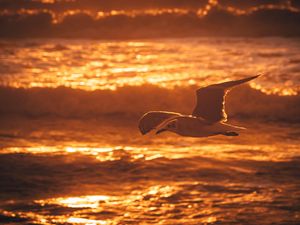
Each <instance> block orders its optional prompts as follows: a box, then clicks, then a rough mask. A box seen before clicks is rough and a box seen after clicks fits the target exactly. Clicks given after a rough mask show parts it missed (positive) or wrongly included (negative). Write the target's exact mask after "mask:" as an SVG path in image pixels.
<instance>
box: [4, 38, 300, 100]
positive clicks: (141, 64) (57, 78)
mask: <svg viewBox="0 0 300 225" xmlns="http://www.w3.org/2000/svg"><path fill="white" fill-rule="evenodd" d="M214 41H217V40H214ZM214 41H212V40H209V39H199V40H198V41H197V39H191V40H190V41H189V42H184V43H181V42H180V41H179V42H176V41H174V40H173V41H172V40H171V41H165V42H164V41H130V42H127V41H124V42H122V41H120V42H103V41H90V42H85V41H83V42H80V43H78V42H77V41H70V42H65V41H62V42H56V41H53V43H50V44H49V43H48V44H46V45H44V44H42V43H39V42H37V43H36V45H37V46H40V47H39V48H32V47H28V48H27V47H24V48H20V49H19V50H18V51H17V52H16V54H15V55H7V56H5V57H4V58H3V60H2V61H3V63H4V64H6V63H7V64H11V63H14V64H17V65H18V64H20V65H22V66H20V67H17V68H16V69H17V70H16V71H15V70H12V71H11V73H10V72H9V71H8V72H7V74H3V75H2V76H1V78H0V85H2V86H9V87H16V88H21V87H22V88H32V87H49V88H57V87H60V86H64V87H70V88H73V89H82V90H86V91H95V90H107V89H109V90H116V89H118V88H121V87H125V86H143V85H147V84H151V85H154V86H158V87H162V88H168V89H172V88H177V87H187V86H191V85H195V86H199V87H203V86H205V85H208V84H212V83H216V82H221V81H225V80H230V79H240V78H241V77H245V76H249V75H250V74H251V75H253V74H261V73H263V74H264V76H262V77H260V78H259V79H257V80H255V81H252V82H251V83H250V85H251V87H252V88H255V89H258V90H261V91H262V92H264V93H266V94H278V95H296V94H297V93H298V92H299V86H298V85H297V83H296V82H295V83H291V82H290V83H288V82H287V81H285V80H283V81H282V82H280V83H278V82H273V79H274V78H273V77H274V76H276V74H284V73H285V68H286V69H288V70H289V71H296V72H295V74H291V76H297V69H296V64H291V65H290V67H289V68H287V67H286V66H284V67H283V65H284V64H286V62H285V61H286V58H287V57H294V56H292V55H287V51H286V49H284V48H278V49H276V48H275V46H274V48H273V47H272V46H268V47H266V48H265V49H261V50H260V51H259V52H257V51H254V50H253V49H255V47H253V46H252V45H253V43H252V44H250V45H249V46H247V44H244V46H243V47H242V48H239V46H238V45H237V46H236V48H232V47H231V48H232V50H228V46H227V44H223V45H221V46H218V47H219V49H218V48H217V47H216V46H215V44H214ZM40 44H41V45H40ZM229 44H230V41H229ZM254 45H255V43H254ZM25 46H26V45H25ZM257 46H258V48H261V43H259V42H258V43H257ZM269 56H270V57H273V56H274V57H273V58H271V59H270V60H266V59H265V58H264V57H269ZM275 56H276V57H275ZM281 56H282V57H281ZM228 57H230V58H231V62H227V61H226V59H227V58H228ZM272 60H274V61H272ZM290 60H291V61H293V60H294V61H295V60H297V59H290ZM174 62H176V63H174ZM221 68H222V69H221ZM289 73H291V72H289ZM274 74H275V75H274ZM16 77H18V79H15V78H16ZM271 78H272V79H271ZM278 79H280V78H279V77H278Z"/></svg>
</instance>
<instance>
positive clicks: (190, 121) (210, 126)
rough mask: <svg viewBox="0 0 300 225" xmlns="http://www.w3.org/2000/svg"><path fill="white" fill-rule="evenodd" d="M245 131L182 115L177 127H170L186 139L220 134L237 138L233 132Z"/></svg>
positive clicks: (178, 118) (224, 124) (177, 118)
mask: <svg viewBox="0 0 300 225" xmlns="http://www.w3.org/2000/svg"><path fill="white" fill-rule="evenodd" d="M160 127H161V128H160ZM163 127H164V124H162V126H159V127H157V130H158V131H159V130H161V129H164V128H163ZM243 129H245V128H242V127H237V126H232V125H229V124H226V123H223V122H217V123H209V122H207V121H205V120H204V119H202V118H198V117H194V116H184V115H182V116H178V117H176V125H175V126H173V127H169V128H168V131H171V132H174V133H177V134H179V135H181V136H185V137H208V136H214V135H218V134H223V135H227V136H236V135H234V133H233V132H238V131H240V130H243ZM230 134H231V135H230Z"/></svg>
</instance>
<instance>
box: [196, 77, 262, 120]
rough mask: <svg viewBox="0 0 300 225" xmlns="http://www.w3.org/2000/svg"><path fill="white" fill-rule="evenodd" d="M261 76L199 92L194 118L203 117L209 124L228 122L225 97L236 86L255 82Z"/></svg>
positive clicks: (221, 84)
mask: <svg viewBox="0 0 300 225" xmlns="http://www.w3.org/2000/svg"><path fill="white" fill-rule="evenodd" d="M258 76H260V75H257V76H252V77H248V78H245V79H241V80H235V81H228V82H224V83H220V84H213V85H209V86H207V87H204V88H200V89H198V90H197V92H196V93H197V105H196V107H195V109H194V111H193V114H192V115H193V116H196V117H202V118H203V119H205V120H207V121H209V122H212V123H214V122H218V121H223V122H225V121H226V120H227V114H226V112H225V109H224V105H225V96H226V94H227V92H228V91H229V90H230V89H231V88H233V87H234V86H236V85H239V84H243V83H245V82H247V81H250V80H253V79H255V78H257V77H258Z"/></svg>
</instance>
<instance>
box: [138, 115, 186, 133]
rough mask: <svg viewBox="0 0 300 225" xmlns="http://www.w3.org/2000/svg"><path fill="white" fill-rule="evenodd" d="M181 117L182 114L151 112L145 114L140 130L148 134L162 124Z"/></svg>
mask: <svg viewBox="0 0 300 225" xmlns="http://www.w3.org/2000/svg"><path fill="white" fill-rule="evenodd" d="M177 116H181V114H180V113H174V112H164V111H151V112H147V113H145V114H144V115H143V116H142V118H141V119H140V121H139V129H140V131H141V133H142V134H146V133H148V132H149V131H151V130H152V129H154V128H156V127H157V126H158V125H159V124H161V123H162V122H164V121H166V120H168V119H171V118H174V117H177Z"/></svg>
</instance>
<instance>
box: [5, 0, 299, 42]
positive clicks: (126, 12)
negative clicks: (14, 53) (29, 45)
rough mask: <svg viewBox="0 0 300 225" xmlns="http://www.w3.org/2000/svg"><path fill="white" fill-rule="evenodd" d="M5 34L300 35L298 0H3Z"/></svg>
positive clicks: (78, 35) (30, 35) (96, 36)
mask: <svg viewBox="0 0 300 225" xmlns="http://www.w3.org/2000/svg"><path fill="white" fill-rule="evenodd" d="M0 12H1V15H0V28H1V31H0V37H72V38H83V37H85V38H151V37H182V36H219V35H221V36H299V35H300V28H299V26H298V23H297V21H300V4H299V1H296V0H260V1H259V0H251V1H250V0H234V1H229V0H209V1H207V0H187V1H179V0H167V1H158V0H151V1H138V0H113V1H111V0H104V1H97V0H87V1H83V0H56V1H55V0H0Z"/></svg>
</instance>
